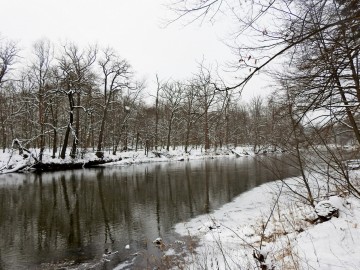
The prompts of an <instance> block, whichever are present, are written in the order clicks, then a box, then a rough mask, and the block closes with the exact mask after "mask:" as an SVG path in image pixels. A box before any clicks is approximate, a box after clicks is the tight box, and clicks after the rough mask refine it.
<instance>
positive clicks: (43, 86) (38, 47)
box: [30, 39, 53, 161]
mask: <svg viewBox="0 0 360 270" xmlns="http://www.w3.org/2000/svg"><path fill="white" fill-rule="evenodd" d="M33 55H34V60H33V61H32V63H31V66H30V74H31V75H30V76H31V77H32V79H33V80H34V81H35V84H36V88H37V93H36V104H37V111H38V123H39V125H40V130H39V148H40V154H39V160H40V161H42V156H43V151H44V148H45V122H46V116H45V111H46V95H47V94H48V93H47V91H48V90H49V87H50V82H49V80H50V68H51V61H52V59H53V49H52V46H51V44H50V41H49V40H44V39H43V40H39V41H37V42H36V43H35V44H34V45H33Z"/></svg>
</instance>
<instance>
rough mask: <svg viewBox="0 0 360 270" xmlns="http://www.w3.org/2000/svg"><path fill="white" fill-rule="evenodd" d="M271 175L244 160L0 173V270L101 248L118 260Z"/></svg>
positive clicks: (70, 258)
mask: <svg viewBox="0 0 360 270" xmlns="http://www.w3.org/2000/svg"><path fill="white" fill-rule="evenodd" d="M281 173H282V174H283V177H285V176H289V175H294V174H295V173H296V172H295V170H294V169H291V168H290V167H284V166H282V167H281ZM278 177H279V176H274V175H273V174H271V173H270V172H269V171H267V170H266V169H265V168H264V167H263V166H262V165H261V164H260V163H258V162H255V161H254V160H253V159H250V158H248V159H246V158H241V159H235V158H228V159H214V160H206V161H204V160H202V161H192V162H177V163H175V162H174V163H157V164H145V165H137V166H131V167H112V168H99V169H86V170H74V171H65V172H54V173H43V174H24V175H22V174H13V175H1V176H0V228H1V230H0V238H1V239H0V269H21V268H31V267H32V268H36V267H38V266H39V265H41V266H42V267H44V266H46V265H50V264H53V263H54V264H58V265H59V264H61V263H64V264H65V265H66V263H80V262H84V261H96V260H100V259H101V258H102V254H103V253H104V251H105V250H118V251H119V253H118V255H117V256H118V260H124V259H125V258H127V257H129V255H130V254H131V253H134V252H135V251H138V250H142V249H151V248H152V244H151V242H152V240H153V239H155V238H156V237H158V236H162V237H164V238H166V237H171V234H172V232H171V227H172V226H173V225H174V224H176V223H178V222H181V221H184V220H187V219H189V218H192V217H194V216H196V215H198V214H203V213H208V212H210V211H212V210H213V209H215V208H218V207H220V206H221V205H223V204H224V203H226V202H229V201H231V200H232V199H233V198H234V197H235V196H237V195H238V194H240V193H241V192H243V191H245V190H248V189H249V188H251V187H254V186H256V185H259V184H261V183H264V182H266V181H269V180H272V179H276V178H278ZM127 244H130V246H131V250H125V248H124V247H125V245H127ZM115 263H116V262H115ZM108 267H110V268H111V265H110V266H108Z"/></svg>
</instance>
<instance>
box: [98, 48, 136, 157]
mask: <svg viewBox="0 0 360 270" xmlns="http://www.w3.org/2000/svg"><path fill="white" fill-rule="evenodd" d="M102 53H103V55H102V58H101V59H100V60H99V65H100V68H101V70H102V86H103V89H104V102H103V104H102V110H103V113H102V118H101V126H100V131H99V137H98V144H97V150H96V155H97V156H98V157H103V152H102V150H103V137H104V131H105V124H106V120H107V115H108V111H109V108H110V105H111V103H112V101H113V98H114V97H115V95H116V93H118V92H121V91H122V90H124V89H129V88H130V87H131V85H130V83H131V81H130V80H131V77H132V72H131V71H130V65H129V63H128V62H127V61H126V60H124V59H121V58H120V57H119V56H117V55H116V53H115V52H114V50H113V49H109V48H108V49H105V50H104V51H103V52H102Z"/></svg>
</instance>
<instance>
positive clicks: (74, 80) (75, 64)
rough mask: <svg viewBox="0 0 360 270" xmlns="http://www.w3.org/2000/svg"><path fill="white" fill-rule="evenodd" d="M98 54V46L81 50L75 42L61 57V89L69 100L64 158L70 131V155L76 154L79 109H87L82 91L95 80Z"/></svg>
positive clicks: (63, 147)
mask: <svg viewBox="0 0 360 270" xmlns="http://www.w3.org/2000/svg"><path fill="white" fill-rule="evenodd" d="M96 56H97V48H96V47H89V48H88V49H86V50H80V49H79V48H78V47H77V46H76V45H74V44H67V45H64V46H63V54H62V56H61V57H60V59H59V69H60V72H61V74H60V75H61V77H62V81H61V87H62V88H61V89H62V90H61V91H62V92H63V93H64V94H65V95H66V96H67V98H68V102H69V120H68V124H67V128H66V132H65V136H64V142H63V145H62V149H61V154H60V157H61V158H62V159H64V158H65V154H66V148H67V146H68V140H69V135H70V132H71V133H72V135H73V144H72V149H71V152H70V156H71V157H72V158H74V157H75V155H76V148H77V145H78V142H79V133H80V111H79V110H85V111H86V108H84V107H82V106H81V94H82V91H84V90H85V89H86V88H88V87H90V85H91V83H92V82H93V81H94V80H93V76H94V74H93V72H92V65H93V63H94V62H95V60H96ZM74 121H75V125H74Z"/></svg>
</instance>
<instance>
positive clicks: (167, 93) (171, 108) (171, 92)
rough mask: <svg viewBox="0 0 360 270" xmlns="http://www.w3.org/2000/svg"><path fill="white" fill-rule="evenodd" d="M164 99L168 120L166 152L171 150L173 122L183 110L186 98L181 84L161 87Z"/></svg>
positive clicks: (176, 83)
mask: <svg viewBox="0 0 360 270" xmlns="http://www.w3.org/2000/svg"><path fill="white" fill-rule="evenodd" d="M159 96H160V97H161V98H162V99H163V104H164V114H165V118H166V120H167V140H166V150H167V151H169V150H170V144H171V134H172V127H173V122H174V120H175V117H176V114H177V113H178V112H179V110H180V108H181V103H182V101H183V98H184V87H183V85H182V84H181V83H180V82H167V83H165V84H164V85H163V86H162V87H161V92H160V95H159Z"/></svg>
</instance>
